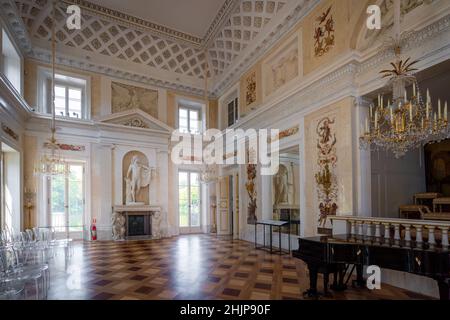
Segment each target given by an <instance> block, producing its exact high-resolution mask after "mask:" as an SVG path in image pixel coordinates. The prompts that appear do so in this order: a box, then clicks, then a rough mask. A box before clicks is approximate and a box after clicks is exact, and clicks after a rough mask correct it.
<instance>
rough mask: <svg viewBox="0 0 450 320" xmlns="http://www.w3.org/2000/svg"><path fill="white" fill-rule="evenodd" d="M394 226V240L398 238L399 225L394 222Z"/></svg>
mask: <svg viewBox="0 0 450 320" xmlns="http://www.w3.org/2000/svg"><path fill="white" fill-rule="evenodd" d="M394 228H395V233H394V240H400V225H399V224H398V223H395V224H394Z"/></svg>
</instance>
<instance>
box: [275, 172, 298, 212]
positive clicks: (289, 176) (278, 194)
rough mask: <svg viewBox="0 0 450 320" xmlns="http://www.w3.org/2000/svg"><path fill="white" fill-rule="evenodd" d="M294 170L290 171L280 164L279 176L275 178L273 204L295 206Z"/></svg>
mask: <svg viewBox="0 0 450 320" xmlns="http://www.w3.org/2000/svg"><path fill="white" fill-rule="evenodd" d="M293 174H294V173H293V168H292V163H291V168H289V169H288V167H286V166H285V165H284V164H280V166H279V169H278V172H277V174H276V175H275V176H274V177H273V190H274V193H273V194H274V199H273V204H274V205H277V204H294V202H295V201H294V193H295V190H294V181H293Z"/></svg>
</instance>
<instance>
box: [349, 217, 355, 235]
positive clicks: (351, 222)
mask: <svg viewBox="0 0 450 320" xmlns="http://www.w3.org/2000/svg"><path fill="white" fill-rule="evenodd" d="M350 225H351V227H350V234H356V228H355V220H351V221H350Z"/></svg>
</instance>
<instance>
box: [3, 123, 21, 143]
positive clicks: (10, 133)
mask: <svg viewBox="0 0 450 320" xmlns="http://www.w3.org/2000/svg"><path fill="white" fill-rule="evenodd" d="M2 130H3V132H4V133H6V134H7V135H8V136H10V137H11V138H13V139H14V140H19V135H18V134H17V133H16V132H15V131H14V130H13V129H11V128H10V127H8V126H7V125H6V124H4V123H2Z"/></svg>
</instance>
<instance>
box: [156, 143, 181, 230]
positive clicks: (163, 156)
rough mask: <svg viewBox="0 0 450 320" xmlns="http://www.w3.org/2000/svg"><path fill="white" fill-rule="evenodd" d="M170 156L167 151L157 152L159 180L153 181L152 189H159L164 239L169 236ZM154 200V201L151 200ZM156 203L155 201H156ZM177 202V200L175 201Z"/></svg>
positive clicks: (158, 201)
mask: <svg viewBox="0 0 450 320" xmlns="http://www.w3.org/2000/svg"><path fill="white" fill-rule="evenodd" d="M168 161H169V155H168V151H167V150H157V151H156V167H157V175H156V176H157V178H156V179H155V181H152V184H151V185H150V187H152V186H153V187H154V188H158V192H157V195H158V199H157V200H156V202H157V204H158V205H160V206H161V235H162V237H167V236H169V224H168V215H169V212H168V211H169V210H168V207H169V167H168ZM151 200H153V199H151ZM154 201H155V200H154ZM174 201H175V200H174Z"/></svg>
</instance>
